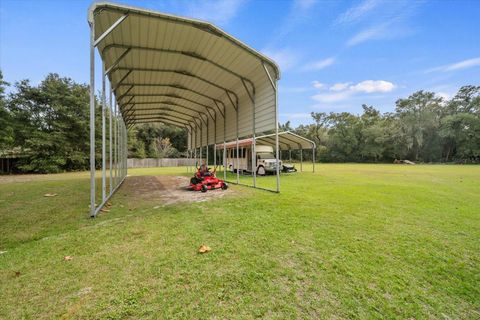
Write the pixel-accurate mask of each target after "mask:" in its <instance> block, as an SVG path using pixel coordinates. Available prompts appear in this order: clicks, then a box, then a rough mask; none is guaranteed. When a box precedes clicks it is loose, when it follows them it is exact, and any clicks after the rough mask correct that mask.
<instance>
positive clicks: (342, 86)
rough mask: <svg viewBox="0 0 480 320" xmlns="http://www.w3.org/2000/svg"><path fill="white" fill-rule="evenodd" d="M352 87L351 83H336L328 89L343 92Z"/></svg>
mask: <svg viewBox="0 0 480 320" xmlns="http://www.w3.org/2000/svg"><path fill="white" fill-rule="evenodd" d="M349 85H350V82H345V83H335V84H334V85H332V86H330V88H328V89H329V90H330V91H343V90H345V89H347V88H348V86H349Z"/></svg>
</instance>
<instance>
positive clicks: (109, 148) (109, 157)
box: [108, 84, 113, 196]
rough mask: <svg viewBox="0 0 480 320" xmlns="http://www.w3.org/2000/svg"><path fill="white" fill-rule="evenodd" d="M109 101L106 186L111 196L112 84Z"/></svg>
mask: <svg viewBox="0 0 480 320" xmlns="http://www.w3.org/2000/svg"><path fill="white" fill-rule="evenodd" d="M109 92H110V103H109V105H108V139H109V143H108V160H109V162H110V163H109V166H108V168H109V169H110V178H109V179H108V186H109V195H110V196H111V195H112V192H113V182H112V177H113V174H112V163H113V159H112V108H113V106H112V101H113V100H112V84H110V90H109Z"/></svg>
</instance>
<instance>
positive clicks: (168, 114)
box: [88, 2, 280, 217]
mask: <svg viewBox="0 0 480 320" xmlns="http://www.w3.org/2000/svg"><path fill="white" fill-rule="evenodd" d="M88 22H89V25H90V216H91V217H95V216H96V215H97V214H98V212H99V211H100V210H101V209H102V208H103V207H104V206H105V204H106V203H107V202H108V200H109V199H110V197H111V196H112V195H113V194H114V193H115V191H116V190H118V188H119V187H120V185H121V184H122V183H123V181H124V180H125V178H126V176H127V156H128V145H127V140H128V130H129V129H130V128H131V127H132V126H133V125H135V124H139V123H152V122H160V123H164V124H170V125H175V126H178V127H180V128H184V129H186V130H187V132H188V150H187V154H188V157H189V158H193V157H194V158H195V159H196V161H199V163H202V162H206V164H207V165H208V164H209V163H208V159H209V157H208V156H209V155H208V152H209V151H208V150H209V147H210V146H213V152H214V156H213V159H214V166H216V165H217V154H216V153H217V148H216V147H215V146H216V145H217V144H218V143H221V142H223V145H224V146H225V144H226V142H227V140H230V141H232V140H233V141H236V148H237V151H238V148H239V147H238V141H239V139H240V138H245V137H247V136H248V137H251V138H252V139H253V141H254V142H253V146H252V148H253V152H252V165H253V164H254V163H256V159H255V156H254V154H255V140H256V139H255V137H256V135H257V133H258V134H260V135H262V134H263V135H265V134H266V133H268V132H272V131H273V132H274V134H273V135H274V137H275V138H274V140H275V154H276V155H275V157H276V163H277V166H276V188H275V189H273V190H271V191H274V192H280V175H279V169H280V168H279V150H280V148H279V139H278V89H277V88H278V86H277V82H278V80H279V78H280V71H279V68H278V66H277V65H276V63H275V62H274V61H273V60H271V59H269V58H268V57H266V56H264V55H263V54H261V53H259V52H257V51H255V50H254V49H252V48H250V47H248V46H247V45H245V44H244V43H242V42H240V41H239V40H237V39H236V38H234V37H233V36H231V35H229V34H227V33H226V32H224V31H222V30H221V29H219V28H217V27H216V26H214V25H213V24H210V23H208V22H204V21H200V20H195V19H187V18H183V17H178V16H173V15H168V14H163V13H159V12H154V11H149V10H143V9H140V8H135V7H130V6H123V5H117V4H113V3H106V2H105V3H94V4H92V6H91V7H90V9H89V13H88ZM151 32H152V33H153V32H155V33H156V34H157V35H160V34H161V35H163V38H161V37H157V39H160V38H161V39H162V40H160V41H158V40H155V41H153V40H152V39H153V36H151V34H150V33H151ZM134 33H135V35H134ZM174 37H175V39H173V38H174ZM192 43H194V45H192ZM95 48H96V49H97V50H98V53H99V55H100V58H101V66H102V76H101V79H102V81H101V82H102V90H101V99H99V102H100V103H99V104H100V107H101V124H102V125H101V138H102V139H101V144H102V148H101V203H100V204H99V205H97V204H96V201H95V199H96V181H95V172H96V163H95V161H96V154H95V112H96V107H97V101H96V99H95ZM210 48H213V49H210ZM162 63H163V64H166V65H164V66H160V67H159V66H158V65H159V64H162ZM244 70H247V71H248V72H247V71H245V73H242V72H243V71H244ZM154 75H161V77H160V78H158V76H154ZM155 77H157V79H161V82H160V81H155V82H148V81H145V79H151V78H155ZM139 78H141V79H142V80H141V81H139ZM217 78H218V79H217ZM172 80H173V81H172ZM107 84H108V89H107ZM163 88H165V89H168V90H170V91H173V93H171V92H170V91H169V92H163V91H161V90H162V89H163ZM151 89H153V90H155V91H153V92H152V91H149V92H145V90H151ZM138 90H141V91H142V92H138ZM107 91H108V96H109V99H108V103H107ZM152 99H153V100H152ZM142 106H146V107H142ZM232 111H233V112H232ZM272 113H273V115H274V116H273V117H272ZM107 116H108V158H107V141H106V137H107V132H106V127H107V122H106V117H107ZM249 118H251V120H248V119H249ZM212 125H213V132H212ZM233 128H234V129H233ZM219 129H220V130H219ZM222 129H223V130H222ZM240 134H241V135H242V136H240ZM212 140H213V141H212ZM204 154H205V157H204ZM107 159H108V170H109V174H108V190H107ZM222 159H223V176H224V179H226V177H227V176H226V165H225V164H226V152H225V147H224V149H223V157H222ZM237 159H238V152H237ZM253 171H254V172H253V187H257V183H256V172H255V170H253ZM234 183H237V184H239V183H240V182H239V172H238V171H237V176H236V181H235V182H234Z"/></svg>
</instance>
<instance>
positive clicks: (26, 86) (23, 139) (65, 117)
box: [0, 71, 186, 173]
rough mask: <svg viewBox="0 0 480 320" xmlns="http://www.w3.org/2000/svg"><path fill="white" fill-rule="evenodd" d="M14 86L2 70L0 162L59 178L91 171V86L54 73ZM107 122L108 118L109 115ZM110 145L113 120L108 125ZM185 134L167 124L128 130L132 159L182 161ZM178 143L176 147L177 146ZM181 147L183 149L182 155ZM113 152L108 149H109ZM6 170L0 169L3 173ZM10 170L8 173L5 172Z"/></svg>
mask: <svg viewBox="0 0 480 320" xmlns="http://www.w3.org/2000/svg"><path fill="white" fill-rule="evenodd" d="M8 87H10V84H9V83H7V82H5V81H4V80H3V76H2V73H1V71H0V160H2V165H3V163H4V162H5V160H10V165H12V164H13V165H14V169H15V170H14V171H15V172H25V173H26V172H36V173H54V172H63V171H79V170H88V169H89V160H90V157H89V155H90V127H89V123H90V103H89V102H90V100H89V99H90V95H89V86H88V85H85V84H78V83H76V82H74V81H73V80H72V79H70V78H65V77H60V76H59V75H58V74H54V73H52V74H49V75H47V76H46V77H45V79H44V80H43V81H41V82H40V84H38V85H36V86H35V85H32V84H31V83H30V81H29V80H22V81H19V82H17V83H15V84H14V85H13V86H12V89H13V90H11V92H10V93H8V94H7V93H6V89H7V88H8ZM95 104H96V108H97V110H96V113H95V114H96V121H95V147H96V151H95V153H96V163H97V165H99V164H100V163H101V161H100V160H101V104H100V103H99V99H98V98H96V103H95ZM107 117H108V113H107ZM106 132H107V139H106V140H107V144H108V141H109V137H108V133H109V130H108V121H107V130H106ZM184 141H185V142H186V133H185V132H184V131H183V130H181V129H178V128H176V127H173V126H168V125H162V126H160V125H143V126H141V127H139V128H133V129H131V130H130V131H129V140H128V145H129V156H131V157H132V156H133V157H166V156H175V157H176V156H181V153H180V152H179V151H178V150H181V151H182V150H183V149H182V148H184V146H183V145H184V144H185V142H184ZM172 143H173V144H172ZM177 148H178V150H177ZM107 150H108V145H107ZM0 171H1V170H0ZM4 171H5V170H4Z"/></svg>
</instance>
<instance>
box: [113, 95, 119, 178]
mask: <svg viewBox="0 0 480 320" xmlns="http://www.w3.org/2000/svg"><path fill="white" fill-rule="evenodd" d="M117 108H118V104H117V99H115V105H114V110H113V120H114V121H113V122H114V127H113V157H114V163H115V187H117V184H118V136H117V135H118V116H117Z"/></svg>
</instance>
